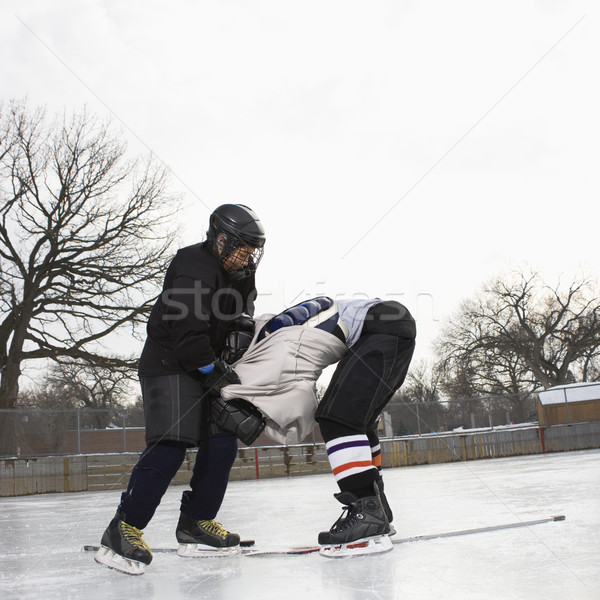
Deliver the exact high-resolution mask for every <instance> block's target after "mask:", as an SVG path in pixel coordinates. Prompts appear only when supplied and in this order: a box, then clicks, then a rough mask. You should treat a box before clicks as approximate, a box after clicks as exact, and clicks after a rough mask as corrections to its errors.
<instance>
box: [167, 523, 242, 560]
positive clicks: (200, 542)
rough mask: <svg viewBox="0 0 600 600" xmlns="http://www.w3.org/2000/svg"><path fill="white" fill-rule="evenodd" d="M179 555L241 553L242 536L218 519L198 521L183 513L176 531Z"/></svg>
mask: <svg viewBox="0 0 600 600" xmlns="http://www.w3.org/2000/svg"><path fill="white" fill-rule="evenodd" d="M176 536H177V541H178V542H179V548H178V549H177V554H178V555H179V556H187V557H194V558H200V557H204V556H233V555H235V554H239V553H240V551H241V550H240V536H239V535H238V534H237V533H230V532H229V531H227V530H225V529H223V526H222V525H221V523H217V522H216V521H212V520H206V521H196V520H195V519H193V518H192V517H189V516H188V515H185V514H183V513H181V515H180V517H179V523H178V524H177V531H176Z"/></svg>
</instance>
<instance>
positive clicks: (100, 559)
mask: <svg viewBox="0 0 600 600" xmlns="http://www.w3.org/2000/svg"><path fill="white" fill-rule="evenodd" d="M94 560H95V561H96V562H97V563H98V564H100V565H104V566H105V567H108V568H109V569H114V570H115V571H120V572H121V573H125V574H127V575H143V574H144V568H145V566H146V565H144V563H141V562H139V561H137V560H132V559H130V558H125V557H124V556H121V555H120V554H117V553H116V552H114V551H113V550H111V549H110V548H107V547H106V546H100V548H99V550H98V552H96V554H95V555H94Z"/></svg>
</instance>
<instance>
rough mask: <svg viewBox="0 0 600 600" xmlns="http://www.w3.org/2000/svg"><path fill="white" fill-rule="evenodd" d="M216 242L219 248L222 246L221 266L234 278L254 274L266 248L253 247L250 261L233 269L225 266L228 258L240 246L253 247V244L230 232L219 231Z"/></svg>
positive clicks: (242, 277)
mask: <svg viewBox="0 0 600 600" xmlns="http://www.w3.org/2000/svg"><path fill="white" fill-rule="evenodd" d="M219 237H220V238H221V239H220V240H219ZM216 244H217V246H218V247H219V248H221V256H220V259H221V266H222V267H223V268H224V269H225V270H226V271H227V272H228V274H229V276H230V277H233V279H244V278H245V277H249V276H250V275H252V274H253V273H254V272H255V271H256V269H257V268H258V263H259V262H260V260H261V258H262V256H263V253H264V248H253V250H252V252H251V254H250V256H249V257H248V262H247V263H246V264H245V265H244V266H242V267H240V268H239V269H236V270H234V271H231V270H229V269H227V268H226V267H225V262H227V259H228V258H230V256H231V255H232V254H235V252H236V250H238V249H239V248H243V247H249V248H252V245H251V244H249V243H248V242H247V241H245V240H244V239H243V238H241V237H238V236H234V235H232V234H230V233H219V234H218V236H217V240H216Z"/></svg>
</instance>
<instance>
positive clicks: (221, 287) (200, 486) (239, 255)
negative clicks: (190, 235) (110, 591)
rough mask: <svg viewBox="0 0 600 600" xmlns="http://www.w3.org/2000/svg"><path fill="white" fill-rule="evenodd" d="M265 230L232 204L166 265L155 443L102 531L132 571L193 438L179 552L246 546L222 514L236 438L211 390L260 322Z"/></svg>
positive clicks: (152, 322)
mask: <svg viewBox="0 0 600 600" xmlns="http://www.w3.org/2000/svg"><path fill="white" fill-rule="evenodd" d="M265 240H266V237H265V231H264V229H263V226H262V224H261V222H260V220H259V218H258V217H257V215H256V214H255V213H254V212H253V211H252V210H251V209H249V208H248V207H246V206H243V205H239V204H225V205H223V206H220V207H219V208H217V209H216V210H215V211H214V212H213V213H212V215H211V217H210V224H209V229H208V232H207V239H206V241H205V242H202V243H199V244H196V245H193V246H189V247H187V248H183V249H181V250H179V251H178V252H177V254H176V256H175V258H174V259H173V261H172V262H171V264H170V266H169V268H168V269H167V273H166V276H165V281H164V286H163V292H162V294H161V295H160V297H159V298H158V300H157V301H156V303H155V305H154V307H153V309H152V313H151V315H150V318H149V320H148V327H147V333H148V336H147V340H146V343H145V345H144V349H143V351H142V356H141V358H140V363H139V376H140V383H141V387H142V398H143V402H144V416H145V425H146V443H147V447H146V449H145V450H144V452H143V453H142V454H141V456H140V458H139V460H138V462H137V464H136V466H135V467H134V469H133V471H132V473H131V477H130V480H129V484H128V487H127V490H126V491H125V492H124V493H123V494H122V496H121V502H120V504H119V506H118V508H117V512H116V515H115V517H114V518H113V520H112V521H111V522H110V524H109V526H108V528H107V529H106V531H105V532H104V535H103V536H102V541H101V547H100V549H99V551H98V553H97V554H96V557H95V558H96V561H97V562H99V563H101V564H104V565H106V566H108V567H111V568H115V569H117V570H121V571H123V572H126V573H130V574H141V573H143V572H144V566H145V565H148V564H150V562H151V560H152V553H151V551H150V548H149V547H148V546H147V544H146V543H145V542H144V540H143V539H142V533H143V532H142V529H144V528H145V527H146V525H147V524H148V523H149V522H150V520H151V519H152V516H153V515H154V512H155V510H156V508H157V507H158V505H159V503H160V501H161V499H162V496H163V495H164V493H165V491H166V490H167V487H168V485H169V483H170V482H171V480H172V479H173V477H174V476H175V474H176V473H177V470H178V469H179V467H180V466H181V464H182V462H183V460H184V458H185V453H186V449H187V448H192V447H198V454H197V457H196V462H195V465H194V470H193V475H192V478H191V481H190V488H191V489H190V490H188V491H185V492H184V493H183V496H182V499H181V514H180V518H179V523H178V525H177V528H176V537H177V540H178V541H179V542H180V546H179V550H178V554H180V555H181V556H205V555H206V554H207V553H208V554H210V555H228V554H233V553H237V552H239V541H240V538H239V536H238V535H237V534H234V533H230V532H228V531H226V530H225V529H224V528H223V527H222V526H221V524H220V523H217V522H216V521H214V518H215V517H216V515H217V512H218V510H219V508H220V506H221V503H222V500H223V496H224V494H225V490H226V487H227V482H228V478H229V472H230V470H231V467H232V465H233V462H234V460H235V457H236V453H237V440H236V438H235V437H234V436H233V435H231V434H228V433H224V432H220V431H215V430H214V429H215V428H214V425H212V426H211V424H210V412H211V396H212V395H214V394H218V392H219V390H220V389H222V388H223V387H224V386H226V385H229V384H232V383H239V382H240V380H239V378H238V376H237V375H236V373H235V371H234V370H233V369H232V368H231V367H230V366H229V365H228V364H227V363H226V362H225V361H223V360H221V352H222V351H223V349H224V345H225V340H226V338H227V336H228V333H229V332H230V331H231V330H232V329H239V325H237V324H239V322H240V321H242V322H243V323H245V324H246V326H248V323H250V324H251V323H252V320H251V317H252V316H253V313H254V299H255V297H256V289H255V282H254V273H255V271H256V268H257V266H258V263H259V261H260V259H261V256H262V252H263V248H264V244H265ZM211 427H212V431H211Z"/></svg>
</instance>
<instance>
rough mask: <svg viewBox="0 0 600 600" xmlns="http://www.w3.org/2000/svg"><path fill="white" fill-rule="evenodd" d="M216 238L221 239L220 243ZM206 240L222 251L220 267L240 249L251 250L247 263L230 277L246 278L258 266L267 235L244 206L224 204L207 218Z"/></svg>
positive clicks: (255, 217)
mask: <svg viewBox="0 0 600 600" xmlns="http://www.w3.org/2000/svg"><path fill="white" fill-rule="evenodd" d="M219 236H223V237H222V238H221V240H219ZM206 239H207V240H208V241H209V242H210V243H212V244H213V245H215V246H218V247H219V248H220V249H221V253H220V258H221V265H223V262H224V261H225V260H226V259H227V257H228V256H229V255H230V254H231V253H232V252H233V251H234V250H235V249H236V248H239V247H240V246H249V247H250V248H253V249H254V252H252V255H251V257H250V259H249V261H248V264H247V265H246V266H245V267H243V268H242V269H239V270H238V271H235V272H233V273H232V272H231V271H229V274H230V275H232V276H234V277H236V278H243V277H247V276H248V275H250V274H251V273H253V272H254V271H256V268H257V267H258V263H259V262H260V259H261V258H262V254H263V249H264V245H265V242H266V240H267V236H266V235H265V230H264V227H263V225H262V223H261V222H260V219H259V218H258V215H257V214H256V213H255V212H254V211H253V210H252V209H251V208H249V207H247V206H245V205H243V204H223V205H221V206H219V207H218V208H217V209H215V210H214V212H213V213H212V214H211V215H210V221H209V225H208V231H207V232H206Z"/></svg>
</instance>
